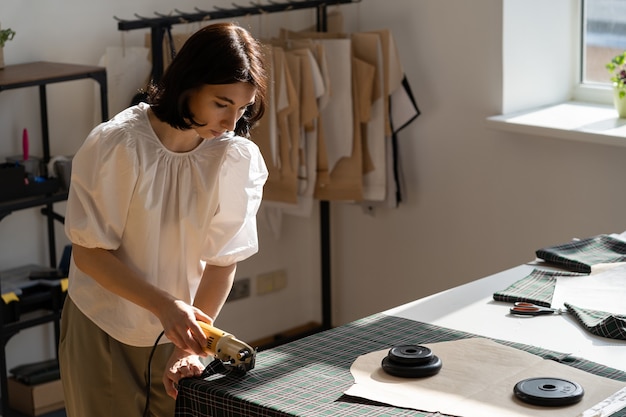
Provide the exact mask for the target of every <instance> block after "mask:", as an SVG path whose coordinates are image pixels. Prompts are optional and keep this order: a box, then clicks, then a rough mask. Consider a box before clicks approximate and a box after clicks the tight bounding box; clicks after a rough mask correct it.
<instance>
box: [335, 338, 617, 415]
mask: <svg viewBox="0 0 626 417" xmlns="http://www.w3.org/2000/svg"><path fill="white" fill-rule="evenodd" d="M425 346H427V347H429V348H430V349H431V350H432V351H433V354H435V355H437V356H438V357H439V358H440V359H441V360H442V362H443V367H442V369H441V371H440V372H439V373H438V374H437V375H435V376H431V377H426V378H414V379H413V378H398V377H394V376H391V375H388V374H387V373H385V372H384V371H383V369H382V368H381V361H382V359H383V358H384V357H385V356H387V353H388V351H389V349H387V350H384V351H377V352H372V353H368V354H366V355H362V356H360V357H358V358H357V359H356V361H355V362H354V363H353V365H352V367H351V369H350V371H351V372H352V375H353V377H354V379H355V384H354V385H353V386H352V387H351V388H350V389H348V391H346V394H347V395H351V396H356V397H361V398H366V399H370V400H374V401H378V402H382V403H386V404H390V405H394V406H397V407H404V408H411V409H415V410H421V411H428V412H435V411H438V412H440V413H443V414H448V415H454V416H463V417H485V416H498V417H525V416H528V417H541V416H545V417H573V416H577V415H579V414H580V413H582V412H583V411H585V410H587V409H588V408H590V407H592V406H593V405H595V404H597V403H599V402H600V401H602V400H604V399H605V398H607V397H609V396H610V395H612V394H613V393H615V392H617V391H618V390H620V389H621V388H623V387H624V386H625V385H626V384H625V383H623V382H619V381H615V380H611V379H608V378H603V377H599V376H596V375H593V374H590V373H588V372H584V371H581V370H578V369H575V368H573V367H571V366H567V365H562V364H559V363H557V362H554V361H551V360H545V359H543V358H541V357H539V356H536V355H533V354H531V353H528V352H524V351H521V350H518V349H515V348H511V347H508V346H504V345H501V344H499V343H496V342H494V341H491V340H487V339H482V338H475V339H464V340H459V341H453V342H441V343H432V344H426V345H425ZM538 377H550V378H560V379H565V380H568V381H574V382H576V383H578V384H580V385H582V387H583V388H584V390H585V394H584V396H583V399H582V401H581V402H579V403H578V404H574V405H570V406H565V407H541V406H534V405H530V404H527V403H524V402H522V401H520V400H518V399H517V398H515V396H514V394H513V387H514V386H515V384H516V383H517V382H519V381H521V380H524V379H527V378H538Z"/></svg>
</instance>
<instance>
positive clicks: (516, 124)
mask: <svg viewBox="0 0 626 417" xmlns="http://www.w3.org/2000/svg"><path fill="white" fill-rule="evenodd" d="M487 125H488V126H489V127H492V128H494V129H499V130H503V131H507V132H515V133H524V134H527V135H537V136H547V137H553V138H559V139H566V140H575V141H581V142H587V143H599V144H604V145H615V146H626V119H620V118H618V117H617V112H616V110H615V108H614V107H613V106H609V105H602V104H591V103H581V102H574V101H570V102H566V103H561V104H557V105H552V106H546V107H541V108H537V109H532V110H527V111H523V112H517V113H511V114H504V115H499V116H492V117H488V118H487Z"/></svg>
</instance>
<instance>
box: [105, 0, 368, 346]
mask: <svg viewBox="0 0 626 417" xmlns="http://www.w3.org/2000/svg"><path fill="white" fill-rule="evenodd" d="M267 1H268V2H269V4H259V3H256V2H250V4H251V6H248V7H243V6H239V5H237V4H235V3H232V5H233V8H232V9H225V8H221V7H218V6H214V10H212V11H206V10H201V9H199V8H197V7H196V8H195V12H193V13H184V12H182V11H180V10H178V9H175V12H174V13H172V14H169V15H164V14H160V13H157V12H155V15H156V17H143V16H139V15H137V14H135V17H136V18H137V19H135V20H124V19H120V18H118V17H114V18H115V20H117V21H118V25H117V26H118V29H119V30H122V31H127V30H135V29H145V28H149V29H150V38H151V50H152V80H153V81H156V80H159V79H160V78H161V76H162V75H163V48H162V45H163V39H164V36H165V34H166V32H168V31H170V30H171V27H172V26H173V25H176V24H187V23H193V22H206V21H209V20H218V19H232V18H235V17H240V16H251V15H259V14H268V13H277V12H288V11H292V10H300V9H313V8H315V9H317V14H316V28H317V31H318V32H326V31H327V30H328V10H327V6H329V5H330V6H333V5H339V4H348V3H359V2H360V1H361V0H300V1H296V0H292V1H289V2H286V3H277V2H274V1H273V0H267ZM319 210H320V241H321V252H320V262H321V291H322V294H321V296H322V323H321V325H320V326H319V328H317V329H312V330H309V331H307V332H306V334H312V333H316V332H318V331H323V330H328V329H330V328H332V327H333V326H332V303H331V301H332V299H331V294H332V290H331V260H330V202H329V201H320V206H319ZM306 334H301V335H296V336H290V337H285V338H280V339H279V340H276V343H275V344H270V345H278V344H282V343H285V342H288V341H290V340H293V339H297V338H299V337H302V336H304V335H306ZM266 347H271V346H269V345H268V346H266Z"/></svg>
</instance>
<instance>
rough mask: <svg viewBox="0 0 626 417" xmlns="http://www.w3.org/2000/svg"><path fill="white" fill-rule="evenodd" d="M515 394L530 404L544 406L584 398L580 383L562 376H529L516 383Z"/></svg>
mask: <svg viewBox="0 0 626 417" xmlns="http://www.w3.org/2000/svg"><path fill="white" fill-rule="evenodd" d="M513 392H514V393H515V396H516V397H517V398H519V399H520V400H522V401H524V402H525V403H528V404H533V405H542V406H555V407H556V406H563V405H572V404H576V403H578V402H579V401H580V400H582V398H583V395H584V394H585V391H584V390H583V387H582V386H580V384H577V383H576V382H572V381H567V380H565V379H560V378H529V379H525V380H523V381H520V382H518V383H517V384H515V387H514V388H513Z"/></svg>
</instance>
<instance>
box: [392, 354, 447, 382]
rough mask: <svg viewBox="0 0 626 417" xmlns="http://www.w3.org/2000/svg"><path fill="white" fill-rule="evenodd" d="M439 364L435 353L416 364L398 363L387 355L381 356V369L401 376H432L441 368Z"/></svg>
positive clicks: (439, 361)
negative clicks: (425, 360) (426, 359)
mask: <svg viewBox="0 0 626 417" xmlns="http://www.w3.org/2000/svg"><path fill="white" fill-rule="evenodd" d="M441 366H442V363H441V359H439V358H438V357H437V356H435V355H432V356H431V358H430V359H429V360H428V361H427V362H425V363H419V364H417V365H415V364H410V363H398V362H396V361H394V360H392V359H391V358H390V357H389V356H386V357H385V358H383V361H382V367H383V371H385V372H386V373H388V374H389V375H393V376H398V377H401V378H423V377H427V376H432V375H435V374H437V373H438V372H439V371H440V370H441Z"/></svg>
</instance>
